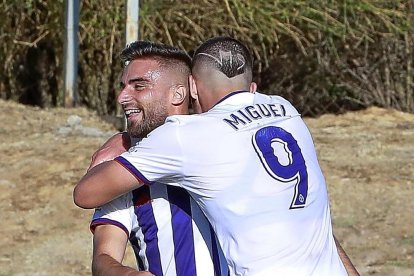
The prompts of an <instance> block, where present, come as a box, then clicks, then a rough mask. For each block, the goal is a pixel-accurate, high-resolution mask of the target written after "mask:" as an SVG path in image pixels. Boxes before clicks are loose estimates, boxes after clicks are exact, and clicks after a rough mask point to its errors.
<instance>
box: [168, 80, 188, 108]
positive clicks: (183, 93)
mask: <svg viewBox="0 0 414 276" xmlns="http://www.w3.org/2000/svg"><path fill="white" fill-rule="evenodd" d="M173 89H174V91H173V95H172V101H171V102H172V104H173V105H180V104H182V103H183V102H184V101H185V98H186V97H187V89H185V86H184V85H182V84H179V85H175V86H174V87H173Z"/></svg>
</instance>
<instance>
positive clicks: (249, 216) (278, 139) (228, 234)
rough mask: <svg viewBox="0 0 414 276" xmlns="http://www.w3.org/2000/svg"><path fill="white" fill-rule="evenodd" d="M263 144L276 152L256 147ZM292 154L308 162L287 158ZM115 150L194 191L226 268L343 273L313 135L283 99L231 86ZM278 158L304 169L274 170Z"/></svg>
mask: <svg viewBox="0 0 414 276" xmlns="http://www.w3.org/2000/svg"><path fill="white" fill-rule="evenodd" d="M260 108H261V109H260ZM267 127H270V128H267ZM279 128H281V129H282V130H280V129H279ZM286 132H287V134H286V135H287V136H280V135H281V134H280V133H286ZM260 133H261V134H263V135H261V136H260V135H259V136H258V137H259V138H255V135H256V134H260ZM274 133H276V134H274ZM283 135H284V134H283ZM289 135H291V136H292V137H293V138H294V140H296V141H297V146H298V147H299V149H300V152H299V153H297V152H295V151H294V150H292V149H293V148H294V147H293V146H294V145H293V144H294V142H292V141H293V140H292V139H291V138H286V137H290V136H289ZM273 138H274V139H273ZM260 143H263V144H264V145H270V146H271V148H272V149H273V152H270V153H269V152H267V153H265V152H261V148H260V146H259V144H260ZM297 156H302V157H303V159H304V162H305V163H304V164H302V163H300V164H299V165H297V166H298V167H292V162H297V160H298V158H296V157H297ZM276 157H277V159H275V158H276ZM122 158H124V159H125V160H127V161H128V162H129V163H131V164H132V165H133V166H134V167H135V168H136V169H137V170H138V171H139V172H140V173H141V174H142V175H143V176H144V177H145V178H146V179H147V180H148V181H159V182H162V183H164V184H168V185H178V186H181V187H183V188H185V189H186V190H187V191H189V192H190V193H191V194H192V196H193V197H194V198H195V200H196V202H197V203H198V204H199V206H200V207H201V209H202V210H203V212H204V213H205V214H206V216H207V218H208V219H209V220H210V222H211V224H212V225H213V227H214V229H215V231H216V234H217V237H218V239H219V241H220V244H221V247H222V249H223V251H224V254H225V256H226V258H227V261H228V263H229V265H230V269H231V275H317V276H323V275H327V276H328V275H329V276H330V275H347V274H346V272H345V268H344V266H343V264H342V262H341V261H340V258H339V255H338V253H337V248H336V246H335V242H334V239H333V235H332V225H331V216H330V209H329V202H328V195H327V189H326V185H325V179H324V176H323V174H322V172H321V169H320V167H319V164H318V160H317V156H316V152H315V148H314V145H313V141H312V138H311V135H310V133H309V131H308V129H307V127H306V125H305V123H304V122H303V120H302V119H301V117H300V114H298V112H297V111H296V109H295V108H294V107H293V106H292V105H291V104H290V103H289V102H288V101H286V100H285V99H283V98H281V97H278V96H267V95H263V94H260V93H254V94H253V93H248V92H244V93H235V94H233V95H231V96H230V97H228V98H226V99H224V100H223V101H222V102H220V103H219V104H217V105H216V106H214V107H213V108H212V109H211V110H210V111H208V112H206V113H203V114H199V115H187V116H184V115H182V116H171V117H169V118H168V119H167V122H166V123H165V124H164V125H163V126H161V127H159V128H157V129H156V130H154V131H153V132H151V133H150V135H149V137H148V138H146V139H143V140H142V141H141V142H140V143H139V144H137V146H136V147H134V148H133V149H131V150H130V152H128V153H125V154H123V155H122ZM272 158H273V159H272ZM269 160H270V161H269ZM275 160H276V161H275ZM267 161H269V162H268V163H266V162H267ZM278 163H279V164H278ZM275 164H276V165H279V167H280V166H282V167H284V168H291V169H292V168H293V171H295V170H296V168H299V167H300V168H301V169H300V170H299V169H298V173H297V174H296V175H294V176H292V177H289V178H287V177H281V176H280V173H283V172H284V169H282V170H281V169H272V166H273V165H275ZM295 166H296V165H295ZM304 166H306V168H305V169H303V168H304ZM299 171H300V172H299ZM298 178H302V182H301V183H302V184H301V185H302V186H301V187H302V188H303V187H304V186H303V183H305V182H303V181H304V179H307V180H308V184H307V189H308V191H307V194H306V193H304V192H303V189H302V190H301V191H299V190H298V185H296V184H297V183H298ZM304 199H306V201H303V200H304Z"/></svg>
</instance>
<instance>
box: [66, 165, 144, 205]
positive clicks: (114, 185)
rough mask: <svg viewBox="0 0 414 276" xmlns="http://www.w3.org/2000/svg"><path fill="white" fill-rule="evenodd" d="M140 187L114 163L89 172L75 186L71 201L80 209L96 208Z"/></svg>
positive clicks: (139, 184) (130, 174)
mask: <svg viewBox="0 0 414 276" xmlns="http://www.w3.org/2000/svg"><path fill="white" fill-rule="evenodd" d="M140 186H142V184H141V183H139V181H138V180H137V179H136V178H135V176H134V175H133V174H132V173H131V172H129V171H128V170H127V169H125V168H124V167H123V166H122V165H120V164H118V162H116V161H107V162H104V163H102V164H99V165H97V166H95V167H93V168H92V169H91V170H89V171H88V172H87V173H86V174H85V175H84V176H83V177H82V179H81V180H80V181H79V182H78V184H77V185H76V187H75V189H74V191H73V200H74V202H75V204H76V205H77V206H79V207H81V208H85V209H91V208H97V207H99V206H101V205H103V204H106V203H108V202H109V201H111V200H113V199H115V198H117V197H118V196H120V195H122V194H125V193H127V192H129V191H132V190H133V189H136V188H139V187H140Z"/></svg>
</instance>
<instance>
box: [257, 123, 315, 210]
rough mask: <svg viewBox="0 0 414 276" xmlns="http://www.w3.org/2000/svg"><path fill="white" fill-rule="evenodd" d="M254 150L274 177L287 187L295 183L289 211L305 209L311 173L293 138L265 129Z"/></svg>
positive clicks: (272, 127) (259, 134)
mask: <svg viewBox="0 0 414 276" xmlns="http://www.w3.org/2000/svg"><path fill="white" fill-rule="evenodd" d="M253 146H254V148H255V150H256V152H257V155H258V156H259V158H260V161H261V162H262V164H263V166H264V168H265V169H266V171H267V173H268V174H269V175H270V176H271V177H273V178H274V179H277V180H278V181H281V182H285V183H287V182H289V183H292V182H294V183H296V184H295V191H294V196H293V200H292V203H291V204H290V209H296V208H303V207H305V205H306V197H307V195H308V172H307V170H306V164H305V159H304V158H303V155H302V151H301V150H300V147H299V146H298V143H297V141H296V140H295V138H293V136H292V134H290V133H289V132H287V131H286V130H284V129H282V128H280V127H275V126H268V127H264V128H261V129H259V130H258V131H257V132H256V133H255V135H254V136H253Z"/></svg>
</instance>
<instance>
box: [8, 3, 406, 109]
mask: <svg viewBox="0 0 414 276" xmlns="http://www.w3.org/2000/svg"><path fill="white" fill-rule="evenodd" d="M6 2H12V1H3V2H2V3H0V18H2V19H1V20H2V22H1V23H2V24H1V26H0V30H1V32H0V33H1V36H2V38H3V41H4V43H3V45H1V46H0V62H1V65H2V71H1V72H0V96H1V97H2V98H7V99H13V100H17V101H21V102H24V103H30V104H36V105H40V106H54V105H62V99H63V95H62V93H57V92H58V91H62V51H63V35H64V26H63V24H64V11H63V9H64V4H63V1H62V0H60V1H41V0H26V1H13V2H12V3H6ZM140 2H141V7H140V8H141V9H140V37H141V38H142V39H148V40H153V41H158V42H163V43H169V44H173V45H176V46H179V47H181V48H183V49H186V50H188V51H190V50H192V49H194V48H195V47H197V45H199V44H200V43H201V42H202V41H204V40H205V39H207V38H209V37H212V36H217V35H231V36H233V37H235V38H238V39H240V40H241V41H243V42H244V43H246V44H247V45H248V46H249V48H250V49H251V50H252V53H253V55H254V57H255V72H254V74H255V80H257V82H258V83H259V87H260V88H261V89H260V90H261V91H264V92H266V93H270V94H279V95H282V96H285V97H286V98H288V99H289V100H291V101H292V102H293V103H294V104H295V105H296V106H297V107H298V109H299V110H300V111H301V112H302V114H304V115H313V116H315V115H319V114H322V113H325V112H341V111H344V110H349V109H356V108H361V107H366V106H370V105H378V106H383V107H391V108H396V109H399V110H403V111H409V112H414V103H413V97H414V96H413V90H414V85H413V69H414V68H413V60H414V53H413V50H412V49H413V46H414V32H413V22H414V21H413V14H414V13H413V8H414V4H413V3H412V1H410V0H393V1H379V0H377V1H375V0H359V1H358V0H346V1H345V0H340V1H328V0H313V1H310V0H308V1H305V0H302V1H298V0H279V1H270V0H220V1H219V0H203V1H197V2H194V1H190V0H181V1H172V0H147V1H140ZM124 8H125V0H110V1H105V5H103V4H102V2H101V1H94V0H83V1H81V13H80V27H79V40H80V45H79V48H80V52H79V95H80V100H81V103H82V104H84V105H87V106H88V107H90V108H92V109H94V110H97V111H98V113H100V114H108V113H109V114H113V113H114V112H115V109H116V105H115V101H114V98H115V94H116V91H117V89H118V88H117V84H118V76H119V72H120V70H121V67H120V64H119V62H118V53H119V52H120V51H121V50H122V48H123V45H124V42H123V41H124V22H125V12H124ZM11 11H13V15H15V16H8V14H10V13H11ZM16 11H17V12H16Z"/></svg>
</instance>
